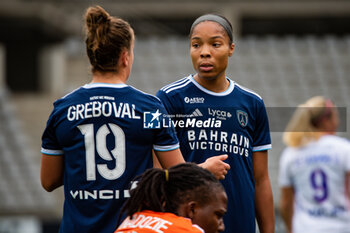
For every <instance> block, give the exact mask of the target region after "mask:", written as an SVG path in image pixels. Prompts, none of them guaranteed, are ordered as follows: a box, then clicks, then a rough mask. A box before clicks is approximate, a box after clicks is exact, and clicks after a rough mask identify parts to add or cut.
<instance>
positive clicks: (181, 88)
mask: <svg viewBox="0 0 350 233" xmlns="http://www.w3.org/2000/svg"><path fill="white" fill-rule="evenodd" d="M227 79H228V78H227ZM228 80H229V82H230V86H229V88H228V89H227V90H226V91H224V92H221V93H216V92H212V91H209V90H207V89H205V88H204V87H202V86H201V85H200V84H198V83H197V82H196V81H195V80H194V78H193V76H192V75H191V76H188V77H186V78H183V79H181V80H179V81H177V82H174V83H172V84H169V85H167V86H165V87H163V88H162V89H161V90H160V91H159V92H158V93H157V96H158V97H159V98H160V99H161V100H162V102H163V104H164V106H165V108H166V109H167V111H168V113H169V116H170V117H171V118H172V120H173V125H174V126H175V128H176V131H177V136H178V138H179V141H180V149H181V152H182V154H183V156H184V158H185V160H186V161H188V162H195V163H202V162H204V161H205V160H206V159H208V158H209V157H212V156H215V155H220V154H228V155H229V157H228V159H227V160H225V162H227V163H229V164H230V166H231V169H230V170H229V171H228V173H227V175H226V178H225V179H224V180H223V181H222V184H223V185H224V187H225V190H226V193H227V196H228V211H227V213H226V215H225V216H224V221H225V232H232V233H233V232H235V233H242V232H244V233H255V207H254V206H255V205H254V193H255V186H254V176H253V163H252V162H253V161H252V153H253V152H255V151H264V150H268V149H270V148H271V139H270V131H269V124H268V118H267V114H266V109H265V105H264V102H263V100H262V98H261V97H260V96H259V95H257V94H256V93H254V92H253V91H251V90H248V89H246V88H243V87H241V86H240V85H238V84H237V83H235V82H233V81H232V80H230V79H228ZM163 120H164V118H163ZM164 124H166V123H164Z"/></svg>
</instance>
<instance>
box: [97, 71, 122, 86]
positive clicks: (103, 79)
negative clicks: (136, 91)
mask: <svg viewBox="0 0 350 233" xmlns="http://www.w3.org/2000/svg"><path fill="white" fill-rule="evenodd" d="M127 79H128V78H127V77H126V75H124V74H122V73H114V72H106V73H101V72H95V73H94V74H93V76H92V80H91V83H111V84H118V83H123V84H125V83H126V81H127Z"/></svg>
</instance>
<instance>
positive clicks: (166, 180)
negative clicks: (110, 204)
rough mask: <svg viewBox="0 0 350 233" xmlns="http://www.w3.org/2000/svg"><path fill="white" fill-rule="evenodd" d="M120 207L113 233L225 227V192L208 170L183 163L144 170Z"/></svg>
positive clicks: (208, 231)
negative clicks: (120, 216) (123, 215)
mask: <svg viewBox="0 0 350 233" xmlns="http://www.w3.org/2000/svg"><path fill="white" fill-rule="evenodd" d="M130 194H131V197H130V198H129V199H128V200H127V202H126V204H125V206H124V207H123V210H124V211H123V212H125V213H126V215H127V216H128V217H127V218H126V219H125V220H124V222H123V223H122V224H121V225H120V226H119V227H118V229H117V230H116V231H115V233H128V232H135V233H136V232H137V233H147V232H148V233H152V232H154V233H156V232H158V233H184V232H193V233H204V232H205V233H217V232H222V231H223V230H224V228H225V226H224V222H223V216H224V214H225V212H226V208H227V196H226V194H225V190H224V188H223V186H222V185H221V183H220V182H219V181H218V180H217V179H216V178H215V176H214V175H213V174H212V173H210V172H209V171H208V170H206V169H203V168H201V167H199V166H197V165H196V164H194V163H184V164H180V165H176V166H174V167H171V168H169V169H168V170H161V169H159V168H153V169H150V170H148V171H146V172H145V173H144V174H143V175H142V176H141V179H140V181H139V182H138V184H137V187H136V188H135V189H132V190H131V192H130Z"/></svg>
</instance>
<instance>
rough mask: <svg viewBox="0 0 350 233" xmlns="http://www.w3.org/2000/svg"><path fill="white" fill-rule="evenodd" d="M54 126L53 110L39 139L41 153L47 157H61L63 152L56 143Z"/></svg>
mask: <svg viewBox="0 0 350 233" xmlns="http://www.w3.org/2000/svg"><path fill="white" fill-rule="evenodd" d="M54 125H55V110H54V111H52V113H51V115H50V117H49V119H48V121H47V124H46V128H45V130H44V132H43V135H42V138H41V153H43V154H47V155H62V154H63V153H64V152H63V150H62V148H61V146H60V145H59V143H58V141H57V137H56V132H55V127H54Z"/></svg>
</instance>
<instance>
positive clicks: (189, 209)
mask: <svg viewBox="0 0 350 233" xmlns="http://www.w3.org/2000/svg"><path fill="white" fill-rule="evenodd" d="M196 206H197V202H195V201H190V202H188V203H186V205H185V213H186V216H185V217H186V218H189V219H193V218H194V216H195V214H196Z"/></svg>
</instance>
